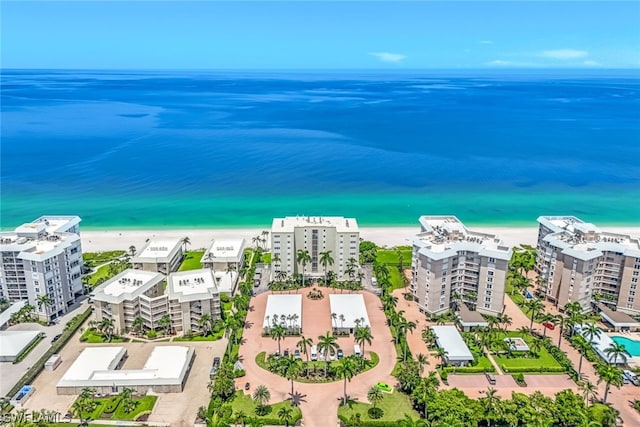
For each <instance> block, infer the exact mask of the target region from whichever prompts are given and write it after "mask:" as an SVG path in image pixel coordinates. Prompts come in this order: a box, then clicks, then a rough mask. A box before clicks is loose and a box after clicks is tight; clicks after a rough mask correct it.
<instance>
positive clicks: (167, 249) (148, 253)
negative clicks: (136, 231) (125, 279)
mask: <svg viewBox="0 0 640 427" xmlns="http://www.w3.org/2000/svg"><path fill="white" fill-rule="evenodd" d="M181 246H182V239H179V238H167V239H151V240H150V241H149V243H147V244H146V245H145V246H144V247H143V248H142V249H141V250H140V252H138V253H137V254H136V255H135V257H134V258H133V262H144V261H146V260H145V258H146V259H151V260H153V261H156V260H158V259H160V260H167V261H168V260H169V258H171V255H172V254H173V253H175V252H176V251H177V250H178V249H180V247H181Z"/></svg>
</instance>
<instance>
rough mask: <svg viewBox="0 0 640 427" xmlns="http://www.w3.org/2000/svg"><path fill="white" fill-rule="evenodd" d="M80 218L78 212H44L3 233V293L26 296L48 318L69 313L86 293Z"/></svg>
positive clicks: (0, 266)
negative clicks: (66, 213) (83, 285)
mask: <svg viewBox="0 0 640 427" xmlns="http://www.w3.org/2000/svg"><path fill="white" fill-rule="evenodd" d="M80 221H81V219H80V218H79V217H77V216H43V217H40V218H38V219H36V220H35V221H33V222H30V223H26V224H23V225H21V226H19V227H17V228H16V229H15V230H14V231H11V232H2V233H0V252H1V253H2V260H1V261H2V262H1V263H0V297H1V298H4V299H7V300H9V301H20V300H27V301H29V304H30V305H32V306H34V307H35V309H36V313H37V314H38V316H39V317H40V318H42V319H46V320H52V319H55V318H56V317H58V316H60V315H62V314H64V313H66V312H67V310H68V307H69V306H70V305H72V304H73V303H75V301H76V298H77V297H78V296H80V295H82V293H83V288H82V282H81V275H82V246H81V242H80V235H79V231H80V229H79V224H80ZM42 295H47V296H48V297H49V299H50V303H49V304H45V303H43V302H42Z"/></svg>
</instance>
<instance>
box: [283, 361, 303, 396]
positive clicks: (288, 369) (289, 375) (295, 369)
mask: <svg viewBox="0 0 640 427" xmlns="http://www.w3.org/2000/svg"><path fill="white" fill-rule="evenodd" d="M279 364H280V368H281V369H282V373H283V374H284V376H285V378H286V379H288V380H289V381H291V399H293V380H294V379H295V378H296V377H297V376H298V374H299V373H300V371H301V370H302V362H301V361H300V360H299V359H294V358H293V356H291V355H290V356H289V357H283V358H281V359H279Z"/></svg>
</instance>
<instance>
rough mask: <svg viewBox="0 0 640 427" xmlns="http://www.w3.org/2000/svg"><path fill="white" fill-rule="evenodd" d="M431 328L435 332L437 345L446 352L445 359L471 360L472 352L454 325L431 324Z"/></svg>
mask: <svg viewBox="0 0 640 427" xmlns="http://www.w3.org/2000/svg"><path fill="white" fill-rule="evenodd" d="M431 330H433V332H434V333H435V334H436V342H437V344H438V347H440V348H442V349H443V350H445V351H446V352H447V359H448V360H452V361H468V360H473V354H471V351H470V350H469V347H467V344H466V343H465V342H464V340H463V339H462V336H461V335H460V332H458V329H457V328H456V327H455V326H451V325H444V326H431Z"/></svg>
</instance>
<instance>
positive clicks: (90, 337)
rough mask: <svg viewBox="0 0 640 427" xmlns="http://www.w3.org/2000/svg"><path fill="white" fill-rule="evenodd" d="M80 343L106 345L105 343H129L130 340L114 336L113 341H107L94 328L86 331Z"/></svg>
mask: <svg viewBox="0 0 640 427" xmlns="http://www.w3.org/2000/svg"><path fill="white" fill-rule="evenodd" d="M80 341H82V342H87V343H89V344H100V343H105V342H112V343H115V342H129V339H128V338H123V337H116V336H112V337H111V341H107V340H106V338H105V336H104V335H102V334H101V333H100V332H98V331H96V330H95V329H94V328H89V329H87V330H86V331H84V333H83V334H82V336H81V337H80Z"/></svg>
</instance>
